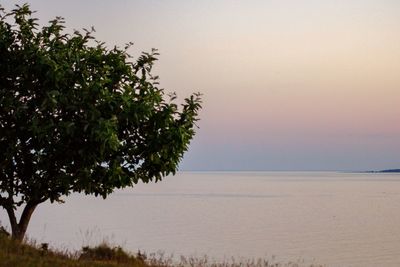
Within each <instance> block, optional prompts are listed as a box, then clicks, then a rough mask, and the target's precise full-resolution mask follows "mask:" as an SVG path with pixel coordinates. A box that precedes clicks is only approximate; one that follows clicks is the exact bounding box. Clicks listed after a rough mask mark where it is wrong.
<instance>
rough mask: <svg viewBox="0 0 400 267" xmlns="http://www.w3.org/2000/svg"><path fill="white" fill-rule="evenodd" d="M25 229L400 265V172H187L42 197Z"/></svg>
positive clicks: (58, 240) (42, 236)
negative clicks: (100, 190) (54, 200)
mask: <svg viewBox="0 0 400 267" xmlns="http://www.w3.org/2000/svg"><path fill="white" fill-rule="evenodd" d="M0 215H1V217H0V218H2V219H1V220H2V223H3V224H5V222H6V218H4V216H5V214H4V212H3V211H2V212H1V213H0ZM28 232H29V234H30V236H31V237H33V238H35V239H36V240H37V241H38V242H50V244H52V245H53V246H56V247H58V248H69V249H77V248H80V247H81V246H82V245H87V244H94V243H99V242H101V241H102V240H103V239H107V240H108V241H110V242H111V243H113V244H118V245H122V246H123V247H125V248H126V249H129V250H132V251H137V250H138V249H140V250H144V251H147V252H155V251H158V250H163V251H165V252H166V253H168V254H169V253H174V254H175V255H180V254H183V255H186V256H189V255H197V256H201V255H204V254H207V255H209V256H211V257H214V258H216V259H222V258H224V257H230V256H235V257H236V258H239V257H245V258H251V257H267V258H270V257H271V256H275V258H276V260H277V261H280V262H287V261H295V260H298V259H303V260H305V261H307V262H314V263H321V264H325V265H326V266H334V267H336V266H357V267H358V266H359V267H367V266H374V267H375V266H386V267H387V266H400V252H399V251H400V175H396V174H365V173H364V174H361V173H334V172H217V173H210V172H199V173H195V172H182V173H179V174H178V175H176V176H174V177H167V178H166V179H165V180H164V181H162V182H161V183H157V184H139V185H137V186H136V187H135V188H133V189H128V190H122V191H118V192H116V193H114V194H113V195H111V196H110V197H109V198H108V199H107V200H102V199H100V198H94V197H90V196H82V195H73V196H70V197H68V198H66V203H65V204H48V203H45V204H42V206H39V208H38V209H37V211H36V213H35V214H34V215H33V218H32V221H31V225H30V227H29V229H28Z"/></svg>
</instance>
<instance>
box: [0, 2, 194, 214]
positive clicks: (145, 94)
mask: <svg viewBox="0 0 400 267" xmlns="http://www.w3.org/2000/svg"><path fill="white" fill-rule="evenodd" d="M126 49H127V47H126V48H125V49H119V48H117V47H114V48H112V49H108V48H107V47H106V46H105V44H104V43H102V42H99V41H97V40H96V39H95V38H94V37H93V36H92V31H87V30H84V33H81V32H78V31H75V32H74V33H72V34H67V33H65V32H64V21H63V19H62V18H60V17H57V18H56V19H54V20H52V21H50V22H49V25H47V26H45V27H42V28H41V29H39V28H38V23H37V19H36V18H34V17H32V11H31V10H30V9H29V6H28V5H23V6H17V7H16V9H14V10H12V11H11V12H9V13H7V12H5V11H4V9H1V11H0V194H1V195H0V205H2V206H3V207H5V206H7V205H8V206H10V205H11V206H12V207H13V208H15V207H17V206H20V205H23V204H24V203H29V202H31V203H33V204H38V203H41V202H43V201H46V200H50V201H51V202H53V201H58V200H60V197H61V196H63V195H68V194H70V193H71V192H84V193H86V194H94V195H96V196H97V195H101V196H102V197H104V198H105V197H106V196H107V195H108V194H110V193H111V192H113V190H114V189H115V188H124V187H127V186H133V185H134V184H136V183H138V182H139V181H143V182H146V183H147V182H149V181H153V180H155V181H158V180H160V179H161V178H162V177H163V176H166V175H168V174H170V173H175V171H176V170H177V166H178V163H179V161H180V160H181V158H182V156H183V153H184V152H185V151H186V150H187V149H188V145H189V142H190V140H191V139H192V138H193V136H194V134H195V131H194V129H195V123H196V121H197V120H198V111H199V109H200V108H201V106H200V104H201V100H200V95H199V94H194V95H192V96H190V97H189V98H187V99H185V101H184V103H183V104H182V105H181V106H178V105H177V104H175V103H174V102H173V100H174V97H167V96H166V95H165V93H164V91H163V89H160V88H158V87H157V85H158V83H157V78H158V77H154V76H152V75H151V69H152V66H153V63H154V62H155V61H156V57H157V55H158V53H157V51H156V50H154V49H153V50H152V52H151V53H143V54H142V55H141V56H140V57H139V58H138V59H137V60H136V61H135V62H132V61H130V55H129V54H128V53H127V51H126ZM170 98H171V99H170Z"/></svg>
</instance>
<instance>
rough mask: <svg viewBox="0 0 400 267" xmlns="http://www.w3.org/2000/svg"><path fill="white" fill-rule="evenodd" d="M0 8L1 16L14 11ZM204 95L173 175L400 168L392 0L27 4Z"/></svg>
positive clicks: (398, 58)
mask: <svg viewBox="0 0 400 267" xmlns="http://www.w3.org/2000/svg"><path fill="white" fill-rule="evenodd" d="M16 2H18V3H23V2H26V1H2V5H3V6H4V7H5V8H7V9H10V8H11V7H12V6H13V4H14V3H16ZM30 5H31V8H32V9H33V10H37V11H38V12H37V13H36V15H37V16H38V17H39V18H40V23H42V24H44V23H46V22H47V21H48V20H50V19H51V18H54V17H55V16H62V17H64V18H65V19H66V22H67V23H66V26H67V28H68V29H69V30H72V29H81V28H84V27H86V28H90V27H91V26H94V27H95V29H96V33H95V36H96V37H97V38H98V39H100V40H102V41H105V42H106V43H107V44H109V46H110V47H111V46H113V45H118V46H121V47H122V46H124V44H125V43H127V42H129V41H132V42H134V43H135V45H134V46H133V48H132V49H131V52H132V54H133V55H138V54H139V53H140V52H141V51H150V50H151V48H153V47H154V48H158V49H159V52H160V53H161V55H160V57H159V62H157V65H156V67H155V73H156V74H158V75H159V76H160V83H161V87H163V88H165V90H166V91H167V92H172V91H175V92H176V93H177V94H178V96H179V99H180V100H182V99H183V97H185V96H188V95H189V94H190V93H192V92H197V91H200V92H202V93H203V94H204V97H203V98H204V103H203V106H204V108H203V110H202V112H201V121H200V122H199V123H198V124H199V126H200V129H199V130H198V134H197V135H196V137H195V139H194V141H193V142H192V144H191V147H190V150H189V152H188V153H187V154H186V155H185V158H184V160H183V162H182V164H181V169H182V170H372V169H386V168H400V1H398V0H335V1H328V0H327V1H324V0H241V1H239V0H201V1H200V0H180V1H179V0H132V1H128V0H114V1H106V0H85V1H77V0H69V1H61V0H53V1H45V0H35V1H30Z"/></svg>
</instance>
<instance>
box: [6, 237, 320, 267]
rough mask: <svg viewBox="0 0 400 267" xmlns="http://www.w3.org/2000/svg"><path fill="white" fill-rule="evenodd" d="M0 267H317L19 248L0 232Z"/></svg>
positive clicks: (109, 250)
mask: <svg viewBox="0 0 400 267" xmlns="http://www.w3.org/2000/svg"><path fill="white" fill-rule="evenodd" d="M0 248H1V249H0V266H7V267H8V266H15V267H19V266H20V267H27V266H29V267H31V266H32V267H42V266H43V267H47V266H49V267H50V266H51V267H54V266H65V267H69V266H77V267H80V266H87V267H106V266H121V267H128V266H130V267H303V266H304V267H305V266H307V267H317V266H320V265H311V266H310V265H304V264H302V263H296V262H292V263H276V262H274V260H273V259H270V260H266V259H250V260H246V259H245V260H243V259H241V260H235V259H234V258H231V259H229V260H224V261H220V262H218V261H215V260H211V259H209V258H208V257H207V256H204V257H201V258H199V257H183V256H182V257H180V258H176V257H174V256H172V255H171V256H166V255H165V254H163V253H154V254H149V255H146V254H144V253H140V252H138V253H137V254H132V253H128V252H126V251H124V250H123V249H122V248H121V247H118V246H117V247H112V246H110V245H108V244H107V243H102V244H100V245H98V246H95V247H89V246H86V247H83V248H82V250H81V251H77V252H73V253H71V252H68V251H57V250H53V249H49V248H48V245H47V244H36V243H35V242H32V241H30V242H25V243H23V244H20V243H18V242H15V241H13V240H11V239H10V238H9V236H7V235H6V234H5V233H4V232H1V231H0Z"/></svg>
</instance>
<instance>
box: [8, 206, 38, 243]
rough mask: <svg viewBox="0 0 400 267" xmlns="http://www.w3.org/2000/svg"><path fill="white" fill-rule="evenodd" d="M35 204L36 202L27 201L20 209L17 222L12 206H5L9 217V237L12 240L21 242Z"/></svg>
mask: <svg viewBox="0 0 400 267" xmlns="http://www.w3.org/2000/svg"><path fill="white" fill-rule="evenodd" d="M37 205H38V203H35V202H28V203H27V204H26V206H25V208H24V210H23V211H22V215H21V218H20V220H19V223H18V222H17V218H16V217H15V212H14V209H13V208H12V207H7V208H6V210H7V213H8V217H9V218H10V224H11V237H12V239H13V240H16V241H18V242H21V241H22V240H23V239H24V237H25V233H26V230H27V229H28V224H29V221H30V219H31V216H32V213H33V212H34V210H35V208H36V207H37Z"/></svg>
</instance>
